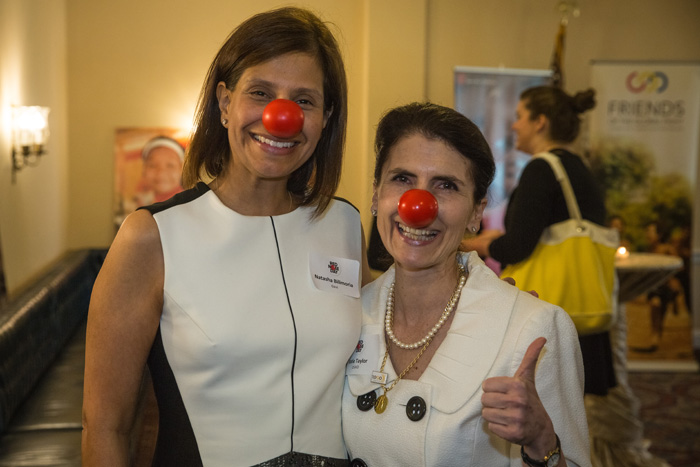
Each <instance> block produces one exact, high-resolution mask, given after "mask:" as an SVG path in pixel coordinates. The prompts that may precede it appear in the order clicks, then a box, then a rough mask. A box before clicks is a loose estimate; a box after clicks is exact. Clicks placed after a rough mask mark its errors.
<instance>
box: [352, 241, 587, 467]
mask: <svg viewBox="0 0 700 467" xmlns="http://www.w3.org/2000/svg"><path fill="white" fill-rule="evenodd" d="M459 260H460V262H461V263H462V264H464V266H465V269H466V270H467V271H468V273H469V276H468V279H467V282H466V284H465V286H464V289H463V290H462V294H461V298H460V300H459V304H458V305H457V308H456V309H455V316H454V319H453V322H452V325H451V326H450V329H449V330H448V334H447V336H446V337H445V339H444V341H443V342H442V344H441V345H440V347H439V348H438V349H437V351H436V353H435V355H434V356H433V358H432V360H431V361H430V364H429V366H428V368H427V369H426V370H425V372H424V373H423V375H422V376H421V377H420V379H419V380H418V381H412V380H401V381H399V383H398V384H397V385H396V386H395V387H394V388H393V389H392V390H391V391H390V392H389V393H388V394H387V396H388V399H389V405H388V407H387V409H386V411H385V412H384V413H382V414H377V413H375V411H374V410H373V409H370V410H368V411H361V410H360V409H359V408H358V406H357V397H358V396H360V395H363V394H366V393H368V392H370V391H373V390H377V389H378V388H379V385H378V384H375V383H372V382H371V381H370V375H371V372H372V371H374V370H379V368H380V366H381V363H382V359H383V357H384V353H385V350H386V343H385V340H384V315H385V308H386V298H387V295H388V289H389V287H390V286H391V283H392V282H393V281H394V275H395V271H394V267H393V266H392V268H390V269H389V270H388V271H387V272H386V273H384V274H383V275H382V276H381V277H379V278H378V279H377V280H375V281H374V282H372V283H371V284H369V285H367V286H366V287H365V288H363V290H362V305H363V317H362V335H361V337H360V343H359V344H358V346H357V348H356V350H355V353H354V354H353V356H352V357H351V359H350V361H349V362H348V366H347V368H346V382H345V388H344V394H343V406H342V414H343V435H344V437H345V443H346V445H347V448H348V452H349V453H350V456H351V458H360V459H362V460H364V461H365V463H366V464H367V465H368V466H370V467H380V466H381V467H386V466H394V465H395V466H399V465H401V466H416V467H418V466H431V467H432V466H480V467H488V466H503V467H506V466H511V467H520V466H521V465H522V464H521V457H520V446H518V445H511V444H510V443H508V442H506V441H505V440H503V439H501V438H499V437H498V436H496V435H494V434H493V433H491V432H490V431H489V429H488V426H487V423H486V422H485V421H484V420H483V419H482V418H481V409H482V405H481V395H482V392H483V391H482V389H481V384H482V382H483V381H484V380H485V379H487V378H490V377H492V376H512V375H513V374H514V373H515V371H516V370H517V369H518V367H519V366H520V363H521V361H522V359H523V356H524V354H525V351H526V350H527V348H528V346H529V345H530V344H531V343H532V341H534V340H535V339H536V338H538V337H540V336H544V337H545V338H547V344H546V345H545V347H544V349H543V351H542V353H541V355H540V359H539V362H538V365H537V372H536V377H535V384H536V387H537V391H538V394H539V396H540V398H541V400H542V402H543V404H544V406H545V408H546V409H547V412H548V413H549V416H550V417H551V419H552V421H553V423H554V429H555V431H556V433H557V434H558V435H559V438H560V440H561V445H562V451H563V452H564V455H565V456H566V459H567V461H568V464H569V466H581V467H583V466H590V465H591V463H590V454H589V452H590V451H589V442H588V427H587V424H586V414H585V410H584V403H583V363H582V360H581V351H580V346H579V342H578V337H577V334H576V329H575V327H574V325H573V323H572V321H571V319H570V318H569V316H568V315H567V314H566V313H565V312H564V311H563V310H562V309H561V308H559V307H557V306H555V305H552V304H549V303H547V302H544V301H542V300H539V299H536V298H535V297H533V296H531V295H530V294H528V293H525V292H522V291H519V290H518V289H517V288H516V287H513V286H511V285H509V284H508V283H506V282H504V281H502V280H501V279H499V278H498V277H497V276H496V275H495V274H494V273H493V272H492V271H491V270H490V269H489V268H488V267H487V266H486V265H485V264H484V263H483V261H481V259H480V258H479V257H478V255H477V254H476V253H474V252H472V253H470V254H460V257H459ZM416 352H417V351H416ZM358 362H359V363H358ZM384 371H385V372H386V373H388V381H389V382H391V381H393V380H394V379H395V378H396V376H397V373H396V372H395V371H394V368H393V367H392V365H391V364H390V363H389V362H388V363H387V365H386V366H385V369H384ZM381 393H382V391H381V389H379V390H378V391H377V392H376V394H377V395H379V394H381ZM414 396H420V397H421V398H422V399H423V400H424V401H425V403H426V406H427V410H426V413H425V415H424V416H423V418H422V419H420V420H418V421H411V420H410V419H409V418H408V416H407V414H406V405H407V402H408V401H409V399H411V398H412V397H414Z"/></svg>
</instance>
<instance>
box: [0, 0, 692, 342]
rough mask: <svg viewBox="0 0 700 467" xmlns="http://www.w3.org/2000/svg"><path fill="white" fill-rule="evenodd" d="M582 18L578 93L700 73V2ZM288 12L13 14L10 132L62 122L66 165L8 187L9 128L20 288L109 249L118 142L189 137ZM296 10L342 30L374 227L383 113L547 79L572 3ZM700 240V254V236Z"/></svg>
mask: <svg viewBox="0 0 700 467" xmlns="http://www.w3.org/2000/svg"><path fill="white" fill-rule="evenodd" d="M579 3H580V5H581V16H580V17H578V18H574V19H572V20H571V22H570V26H569V30H568V35H567V40H566V53H565V77H566V88H567V89H568V90H570V91H575V90H579V89H582V88H584V87H586V86H587V85H588V83H589V75H590V70H589V63H590V61H591V60H593V59H636V60H644V59H663V60H692V61H698V60H700V28H698V27H697V24H700V2H698V1H697V0H668V1H665V2H658V0H616V1H608V2H603V1H596V2H594V1H592V0H580V2H579ZM283 4H289V2H278V1H273V0H257V1H255V2H252V1H231V0H200V1H198V2H193V1H191V0H117V1H107V0H70V1H65V0H0V8H2V9H1V10H0V73H1V74H0V85H1V88H0V90H1V92H2V94H1V96H0V99H1V101H0V104H2V117H3V123H4V119H5V118H6V114H7V110H6V109H7V107H8V106H9V105H10V104H12V103H15V101H17V102H19V101H22V102H27V103H33V102H35V101H37V103H43V104H45V105H51V106H52V108H53V110H52V119H51V124H52V140H51V147H50V150H51V155H50V156H47V158H46V160H45V161H42V164H41V165H40V166H39V167H37V168H35V169H29V170H27V171H26V173H21V174H19V175H20V176H19V180H18V183H17V184H16V185H10V183H9V180H10V174H9V165H8V164H9V155H8V149H7V148H8V147H9V143H8V142H7V140H8V135H7V131H6V130H5V128H6V125H5V124H3V131H2V132H1V133H0V178H1V183H2V186H1V188H0V189H1V190H2V192H1V195H2V196H1V197H0V238H1V239H2V242H3V243H2V247H3V250H2V251H3V253H4V254H5V256H6V258H5V264H6V269H7V274H8V281H9V282H11V283H10V286H11V287H13V286H16V285H17V284H20V283H21V282H22V281H23V280H26V278H28V277H30V276H31V275H32V274H33V273H36V272H37V271H38V270H40V269H41V268H42V267H44V266H45V265H46V264H48V263H49V262H51V261H52V260H53V259H55V258H56V257H57V256H58V255H59V254H60V253H61V252H62V251H63V250H65V249H66V248H83V247H106V246H108V245H109V244H110V242H111V240H112V237H113V233H114V232H113V226H112V220H111V209H112V199H113V193H112V192H113V188H112V184H113V176H114V173H113V142H114V130H115V129H116V128H119V127H133V126H136V127H140V126H181V125H183V124H189V123H190V121H191V115H192V113H193V110H194V106H195V104H196V100H197V96H198V93H199V89H200V85H201V82H202V80H203V78H204V75H205V73H206V70H207V67H208V65H209V63H210V61H211V59H212V58H213V55H214V54H215V52H216V51H217V50H218V48H219V46H220V45H221V43H222V42H223V41H224V39H225V37H226V36H227V35H228V34H229V32H230V31H231V29H232V28H233V27H234V26H235V25H236V24H238V23H239V22H240V21H242V20H243V19H245V18H246V17H248V16H250V15H251V14H253V13H256V12H259V11H262V10H265V9H268V8H272V7H275V6H281V5H283ZM295 4H297V5H302V6H307V7H310V8H312V9H314V10H316V11H317V12H318V13H319V14H320V15H321V16H322V17H323V18H325V19H326V20H328V21H331V22H332V23H334V24H335V25H336V26H337V33H338V38H339V40H340V42H341V46H342V48H343V51H344V54H345V58H346V66H347V71H348V77H349V83H350V88H349V92H350V103H349V105H350V108H349V110H350V120H349V127H348V141H347V156H346V161H345V172H344V177H343V180H342V182H341V188H340V192H339V195H340V196H343V197H346V198H348V199H349V200H350V201H352V202H353V203H354V204H355V205H356V206H357V207H358V208H360V210H361V211H362V213H363V220H364V222H365V226H366V227H367V225H368V223H369V213H368V211H369V209H368V207H369V202H370V198H371V181H370V174H371V172H372V168H373V156H372V151H371V148H372V135H373V132H374V128H375V125H376V122H377V120H378V118H379V116H380V115H381V113H382V112H383V110H385V109H386V108H387V107H390V106H393V105H397V104H401V103H405V102H408V101H411V100H421V99H426V98H428V99H430V100H433V101H435V102H438V103H442V104H445V105H452V100H453V81H452V71H453V68H454V67H455V66H486V67H498V66H504V67H509V68H540V69H545V68H547V67H548V65H549V59H550V54H551V50H552V45H553V40H554V35H555V33H556V29H557V24H558V12H557V4H558V1H557V0H491V1H489V2H483V1H477V0H305V1H298V2H295ZM30 12H31V14H30ZM30 19H31V21H30ZM39 69H40V70H41V71H42V72H43V73H42V74H36V73H35V72H36V71H38V70H39ZM65 89H67V93H65V92H63V91H64V90H65ZM30 101H31V102H30ZM38 101H41V102H38ZM699 166H700V164H699ZM66 174H67V175H66ZM698 180H700V177H699V178H698ZM699 186H700V185H699ZM697 208H698V209H700V203H698V206H697ZM698 219H700V215H698V216H696V220H695V221H696V226H697V225H698V224H697V223H698V222H699V221H698ZM695 240H696V243H695V244H696V248H698V246H700V228H696V229H695ZM695 256H696V269H697V268H698V267H700V266H698V265H697V263H698V260H697V257H698V253H697V252H696V255H695ZM695 277H696V284H698V279H700V274H696V275H695ZM696 290H700V286H698V287H696ZM698 302H699V301H697V300H696V306H698V305H700V304H699V303H698ZM695 316H696V319H700V310H698V309H696V313H695ZM696 328H700V324H698V325H696ZM696 345H698V346H700V342H698V343H697V344H696Z"/></svg>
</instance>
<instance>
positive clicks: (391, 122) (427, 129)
mask: <svg viewBox="0 0 700 467" xmlns="http://www.w3.org/2000/svg"><path fill="white" fill-rule="evenodd" d="M413 134H420V135H423V136H425V137H426V138H430V139H437V140H441V141H444V142H445V143H447V144H449V145H450V146H452V147H453V148H454V149H455V150H456V151H457V152H459V153H460V154H462V155H463V156H464V157H465V158H466V159H468V160H469V161H470V162H471V177H472V181H473V182H474V200H475V201H477V202H478V201H479V200H482V199H484V198H485V197H486V192H487V191H488V188H489V185H490V184H491V182H492V181H493V177H494V173H495V171H496V164H495V163H494V160H493V155H492V154H491V148H490V147H489V145H488V143H487V142H486V138H484V135H483V134H481V131H480V130H479V128H478V127H477V126H476V125H475V124H474V123H473V122H472V121H471V120H469V119H468V118H467V117H465V116H464V115H462V114H461V113H459V112H457V111H456V110H453V109H451V108H449V107H443V106H441V105H437V104H431V103H427V102H426V103H419V102H414V103H412V104H408V105H404V106H401V107H396V108H395V109H391V110H389V111H388V112H387V113H386V114H384V116H383V117H382V119H381V120H380V121H379V125H378V126H377V137H376V139H375V142H374V149H375V153H376V156H377V159H376V162H375V166H374V183H375V184H377V185H378V184H379V182H380V181H381V175H382V168H383V167H384V164H385V163H386V161H387V159H388V157H389V152H390V151H391V148H392V147H394V146H395V145H396V143H397V142H398V141H399V140H400V139H402V138H404V137H406V136H410V135H413Z"/></svg>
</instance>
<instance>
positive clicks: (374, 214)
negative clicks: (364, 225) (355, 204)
mask: <svg viewBox="0 0 700 467" xmlns="http://www.w3.org/2000/svg"><path fill="white" fill-rule="evenodd" d="M370 212H371V213H372V216H373V217H377V210H376V209H374V208H372V211H370Z"/></svg>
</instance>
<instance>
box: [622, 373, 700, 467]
mask: <svg viewBox="0 0 700 467" xmlns="http://www.w3.org/2000/svg"><path fill="white" fill-rule="evenodd" d="M628 378H629V384H630V386H631V387H632V390H633V391H634V394H635V395H636V396H637V397H638V398H639V399H640V402H641V418H642V420H643V422H644V435H645V438H646V439H648V440H649V441H650V442H651V446H650V447H649V451H650V452H651V453H652V454H654V455H655V456H658V457H660V458H662V459H664V460H665V461H666V462H668V463H669V464H671V466H673V467H691V466H692V467H698V466H700V373H663V372H655V373H637V372H630V373H629V375H628Z"/></svg>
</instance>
